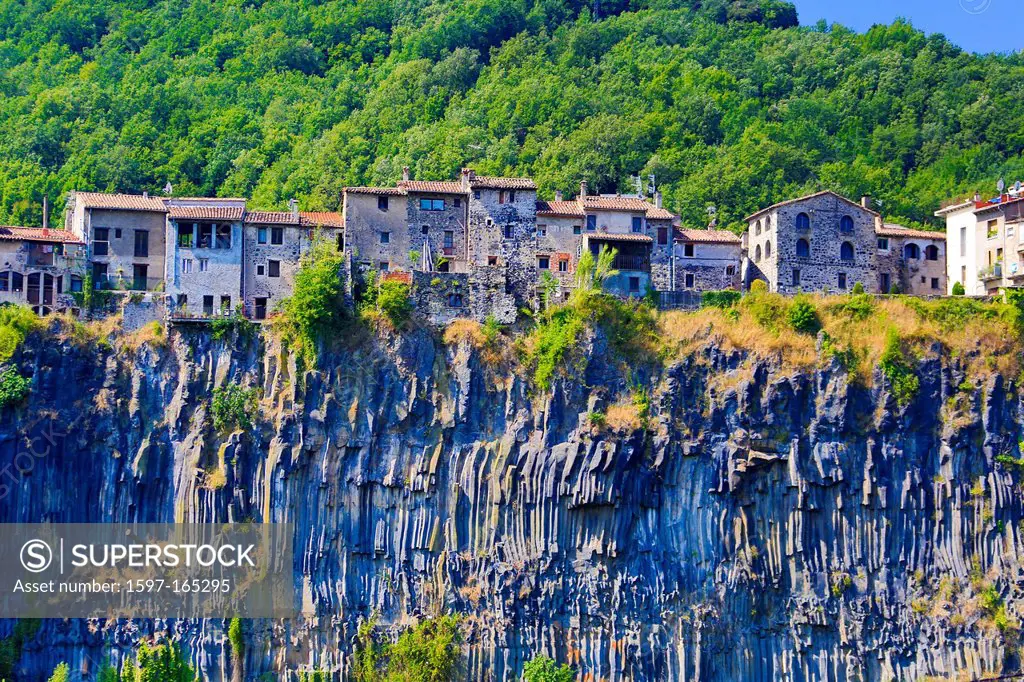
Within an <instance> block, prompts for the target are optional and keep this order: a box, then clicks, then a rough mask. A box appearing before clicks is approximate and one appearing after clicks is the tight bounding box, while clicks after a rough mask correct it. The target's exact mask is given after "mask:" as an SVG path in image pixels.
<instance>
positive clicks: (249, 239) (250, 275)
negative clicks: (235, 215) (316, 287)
mask: <svg viewBox="0 0 1024 682" xmlns="http://www.w3.org/2000/svg"><path fill="white" fill-rule="evenodd" d="M342 225H343V223H342V220H341V215H340V214H338V213H301V212H299V210H298V208H297V207H296V206H295V205H294V203H293V207H292V210H291V211H250V212H247V213H246V214H245V219H244V221H243V228H242V259H243V260H242V278H243V282H242V291H243V299H244V305H245V314H246V316H247V317H249V318H251V319H255V320H262V319H265V318H266V317H267V315H268V314H269V313H270V312H272V311H273V310H274V308H275V307H276V306H277V304H279V303H280V302H281V300H282V299H284V298H286V297H288V296H290V295H291V293H292V290H293V289H294V286H295V273H296V272H297V271H298V269H299V267H300V259H301V258H302V256H303V255H304V254H305V253H307V252H308V251H309V248H310V246H311V245H312V244H313V241H314V240H315V239H324V240H326V241H328V242H329V243H331V244H332V245H334V246H335V247H336V248H337V249H338V250H339V251H340V250H343V249H344V231H343V229H342Z"/></svg>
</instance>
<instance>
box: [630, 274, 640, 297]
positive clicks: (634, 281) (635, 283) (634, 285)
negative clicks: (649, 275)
mask: <svg viewBox="0 0 1024 682" xmlns="http://www.w3.org/2000/svg"><path fill="white" fill-rule="evenodd" d="M629 291H630V293H633V294H637V293H640V278H639V277H630V278H629Z"/></svg>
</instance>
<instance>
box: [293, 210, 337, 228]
mask: <svg viewBox="0 0 1024 682" xmlns="http://www.w3.org/2000/svg"><path fill="white" fill-rule="evenodd" d="M299 220H300V222H301V223H302V224H303V225H308V226H311V227H345V218H344V217H343V216H342V215H341V214H340V213H335V212H330V211H303V212H302V213H300V214H299Z"/></svg>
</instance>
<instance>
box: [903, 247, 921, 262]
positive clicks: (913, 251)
mask: <svg viewBox="0 0 1024 682" xmlns="http://www.w3.org/2000/svg"><path fill="white" fill-rule="evenodd" d="M903 257H904V258H906V259H908V260H909V259H911V258H913V259H915V260H916V259H918V258H920V257H921V249H920V248H918V246H917V244H907V245H906V246H904V247H903Z"/></svg>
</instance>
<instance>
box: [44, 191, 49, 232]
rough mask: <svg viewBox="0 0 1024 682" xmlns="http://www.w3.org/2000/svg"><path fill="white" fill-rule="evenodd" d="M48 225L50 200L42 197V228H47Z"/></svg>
mask: <svg viewBox="0 0 1024 682" xmlns="http://www.w3.org/2000/svg"><path fill="white" fill-rule="evenodd" d="M49 227H50V200H49V199H48V198H46V197H43V229H44V230H47V229H49Z"/></svg>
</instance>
